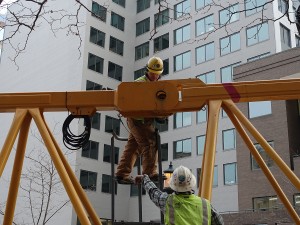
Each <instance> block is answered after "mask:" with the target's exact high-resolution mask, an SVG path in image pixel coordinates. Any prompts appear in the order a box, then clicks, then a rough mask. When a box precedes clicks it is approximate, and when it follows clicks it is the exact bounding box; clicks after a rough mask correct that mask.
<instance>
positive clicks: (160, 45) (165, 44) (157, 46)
mask: <svg viewBox="0 0 300 225" xmlns="http://www.w3.org/2000/svg"><path fill="white" fill-rule="evenodd" d="M153 42H154V53H155V52H159V51H161V50H163V49H166V48H169V33H166V34H164V35H162V36H159V37H157V38H155V39H154V41H153Z"/></svg>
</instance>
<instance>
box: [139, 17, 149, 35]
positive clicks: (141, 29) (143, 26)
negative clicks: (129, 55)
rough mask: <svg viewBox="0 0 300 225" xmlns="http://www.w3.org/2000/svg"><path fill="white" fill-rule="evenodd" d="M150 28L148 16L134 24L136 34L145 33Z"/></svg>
mask: <svg viewBox="0 0 300 225" xmlns="http://www.w3.org/2000/svg"><path fill="white" fill-rule="evenodd" d="M149 30H150V18H149V17H148V18H146V19H144V20H142V21H140V22H138V23H137V24H136V36H139V35H141V34H143V33H146V32H148V31H149Z"/></svg>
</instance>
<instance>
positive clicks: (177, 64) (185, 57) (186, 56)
mask: <svg viewBox="0 0 300 225" xmlns="http://www.w3.org/2000/svg"><path fill="white" fill-rule="evenodd" d="M190 66H191V52H190V51H188V52H185V53H182V54H180V55H177V56H174V72H175V71H180V70H183V69H186V68H188V67H190Z"/></svg>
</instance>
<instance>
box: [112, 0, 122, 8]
mask: <svg viewBox="0 0 300 225" xmlns="http://www.w3.org/2000/svg"><path fill="white" fill-rule="evenodd" d="M112 1H113V2H114V3H117V4H118V5H120V6H123V7H124V8H125V0H112Z"/></svg>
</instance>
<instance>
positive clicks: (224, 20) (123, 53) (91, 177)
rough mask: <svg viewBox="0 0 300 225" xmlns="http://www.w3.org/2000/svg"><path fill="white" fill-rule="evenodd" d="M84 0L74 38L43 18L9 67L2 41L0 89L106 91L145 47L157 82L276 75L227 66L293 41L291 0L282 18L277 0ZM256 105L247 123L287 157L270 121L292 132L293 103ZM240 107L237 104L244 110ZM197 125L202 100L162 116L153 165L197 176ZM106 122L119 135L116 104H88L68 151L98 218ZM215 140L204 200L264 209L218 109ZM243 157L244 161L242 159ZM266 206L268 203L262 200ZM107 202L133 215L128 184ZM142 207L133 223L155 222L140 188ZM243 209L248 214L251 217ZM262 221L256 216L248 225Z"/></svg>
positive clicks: (106, 179) (133, 71) (138, 62)
mask: <svg viewBox="0 0 300 225" xmlns="http://www.w3.org/2000/svg"><path fill="white" fill-rule="evenodd" d="M166 2H167V3H168V4H166ZM49 4H50V3H49ZM51 4H58V3H51ZM59 4H60V8H64V9H67V8H68V9H70V10H74V11H75V9H76V7H77V6H76V5H75V6H74V5H73V4H72V3H69V2H68V1H65V2H64V3H59ZM84 4H85V5H86V7H87V9H88V10H81V11H80V14H79V18H80V19H81V20H82V21H83V22H84V26H80V30H79V31H80V33H79V34H80V38H76V36H75V37H74V36H66V35H65V34H64V33H63V29H62V30H60V32H58V33H57V34H56V36H55V37H53V35H52V32H51V30H49V26H47V23H46V24H45V23H43V24H42V25H43V26H40V27H39V28H38V29H37V30H36V32H33V33H32V34H31V36H30V39H29V42H28V43H27V47H26V49H27V50H26V57H25V54H23V55H21V56H19V58H17V64H18V67H16V66H14V63H13V62H11V61H10V60H9V56H10V55H11V54H13V52H12V50H10V48H9V45H4V50H3V54H2V59H1V64H0V75H1V79H2V84H0V87H1V92H4V93H5V92H23V91H25V92H32V91H75V90H87V91H92V90H102V89H104V88H105V89H116V88H117V87H118V85H119V84H120V83H121V82H126V81H133V80H134V79H136V78H137V77H139V76H141V75H142V74H143V73H144V69H145V65H146V63H147V61H148V59H149V57H151V56H153V55H156V56H159V57H161V58H162V60H163V61H164V73H163V76H162V80H168V79H183V78H195V77H197V78H199V79H201V80H202V81H203V82H204V83H222V82H223V83H225V82H232V81H242V80H261V79H280V78H282V76H281V75H282V74H278V75H277V76H272V75H268V76H265V75H261V74H259V76H255V75H251V76H250V75H249V76H247V77H246V78H243V77H242V76H241V77H238V76H234V74H233V71H234V68H235V67H236V66H238V65H241V64H244V63H247V62H251V61H254V60H258V59H262V58H264V57H266V60H267V59H269V57H267V56H271V55H273V54H275V53H278V52H281V51H283V50H287V49H290V48H294V47H297V46H299V40H300V39H299V35H298V34H297V33H296V26H295V24H293V23H292V24H291V23H290V21H289V20H292V21H294V9H296V7H297V4H299V3H296V5H294V7H289V14H288V15H289V17H287V16H284V13H285V12H286V9H287V8H288V7H287V2H285V1H281V0H274V1H273V2H271V3H268V4H267V1H255V0H249V1H248V0H247V1H239V2H236V1H227V2H226V3H223V2H222V3H220V4H219V3H216V2H213V1H205V0H184V1H173V0H172V1H171V0H170V1H157V0H138V1H125V0H123V1H122V0H113V1H110V2H109V3H107V1H102V0H94V1H85V2H84ZM290 5H292V3H291V2H290ZM51 7H53V5H51ZM56 7H57V6H56ZM275 18H280V19H278V20H277V19H275ZM41 37H43V38H41ZM6 46H7V47H6ZM78 46H79V47H78ZM36 56H39V57H36ZM256 62H257V61H255V62H253V64H254V65H255V63H256ZM33 64H34V66H33ZM250 64H251V63H250ZM253 64H252V65H253ZM247 65H248V64H247ZM49 68H51V69H49ZM3 74H10V76H4V75H3ZM290 74H291V73H290ZM12 77H13V79H11V78H12ZM99 101H101V100H99ZM266 104H267V109H268V108H271V109H272V110H270V109H269V110H268V111H267V112H268V114H266V115H270V114H271V116H269V117H268V116H266V115H264V117H260V116H256V117H257V118H256V117H255V118H256V119H254V123H255V126H256V125H257V128H258V130H260V129H261V128H262V129H263V133H264V134H265V133H266V136H267V140H268V141H270V143H271V144H272V143H273V144H274V147H275V148H276V149H277V147H276V146H278V145H279V143H280V145H279V147H280V149H282V154H283V155H282V156H283V158H284V160H285V161H286V162H289V155H290V154H288V149H290V146H289V144H290V142H292V140H290V139H289V136H286V137H284V136H282V137H279V136H280V135H279V134H280V132H279V130H280V129H279V128H281V129H284V130H285V133H286V134H287V133H288V132H286V131H287V130H295V131H296V132H297V129H292V128H290V127H289V125H287V124H288V122H286V120H288V118H289V115H290V111H288V110H285V107H284V105H289V106H290V107H294V105H293V104H294V103H293V104H292V103H291V104H289V103H287V104H286V103H285V102H281V103H274V104H275V106H276V107H275V106H273V103H272V104H271V103H266ZM270 104H271V105H272V106H270ZM246 106H247V105H246V104H244V105H239V107H240V108H241V110H242V111H243V112H245V113H246V112H247V109H246V108H247V107H246ZM263 107H266V106H265V105H263ZM245 115H246V114H245ZM283 115H284V116H283ZM291 115H294V113H291ZM49 116H50V115H49ZM66 116H67V113H60V114H59V116H56V117H55V119H54V117H52V118H51V116H50V119H52V120H53V121H52V122H51V124H55V122H57V121H59V123H60V124H62V123H63V120H64V118H66ZM266 117H268V118H266ZM274 117H276V120H277V119H278V121H279V120H280V121H281V122H282V124H279V123H278V124H277V126H278V127H277V129H276V130H277V131H278V133H274V134H273V133H272V134H269V133H268V132H269V131H272V130H275V129H272V127H270V128H269V129H270V130H268V129H267V128H265V127H264V126H263V127H262V125H260V124H261V123H260V122H261V121H265V119H269V120H270V123H271V122H272V121H274ZM281 117H283V118H281ZM259 120H261V121H259ZM251 121H252V120H251ZM256 121H257V122H256ZM4 122H5V121H4ZM291 123H292V122H289V124H291ZM124 124H125V125H124ZM206 126H207V112H206V109H205V108H203V109H201V110H199V111H197V112H182V113H176V114H174V115H172V116H170V117H169V119H168V123H167V124H165V125H163V126H160V127H159V128H160V135H161V149H162V160H163V162H162V167H163V169H167V168H168V165H169V162H170V161H172V163H173V165H174V167H176V166H179V165H185V166H188V167H189V168H190V169H191V170H192V172H193V173H194V175H195V176H196V177H197V178H199V173H200V171H201V165H202V158H203V149H204V143H205V135H206ZM76 129H78V133H80V132H81V131H83V129H84V124H83V121H79V123H78V127H77V126H76ZM112 130H115V131H116V133H117V134H118V135H120V136H122V137H127V136H128V131H127V127H126V122H125V118H124V117H121V118H119V115H118V112H96V114H95V115H94V116H93V117H92V131H91V137H90V142H89V147H88V148H85V149H80V150H78V151H77V152H76V157H75V156H74V159H72V160H74V161H76V163H74V164H73V165H74V170H75V173H76V175H77V177H78V179H79V181H80V183H81V185H82V187H83V188H84V189H85V190H86V192H87V195H88V196H89V198H90V200H91V202H92V204H93V206H94V208H95V210H96V211H97V213H98V214H99V217H101V218H102V219H103V220H104V221H105V219H109V218H111V214H112V213H111V206H110V204H108V202H110V200H111V194H110V192H111V184H110V179H111V164H110V161H111V157H110V145H111V137H112V134H111V132H112ZM268 135H269V136H268ZM271 135H272V136H271ZM276 138H282V139H284V140H280V139H278V140H277V139H276ZM217 140H218V142H217V148H216V161H215V170H214V180H213V190H212V204H213V205H214V207H215V208H216V209H217V210H218V211H219V212H221V213H223V214H224V215H228V214H230V215H232V212H234V213H237V214H239V212H241V213H242V212H243V213H244V212H245V211H249V210H250V211H253V210H254V209H259V208H264V207H266V204H265V202H266V200H265V198H264V197H265V196H266V197H268V201H270V198H271V197H272V198H276V197H274V196H275V194H274V192H270V186H268V185H267V182H265V178H263V177H264V176H262V175H261V173H260V172H261V171H259V169H257V170H252V169H250V168H252V167H249V166H250V165H252V166H256V167H257V165H256V164H255V162H253V161H251V156H250V155H249V152H248V151H242V149H244V148H245V146H244V145H243V144H242V142H241V141H240V139H239V136H238V135H237V133H236V130H235V128H234V126H233V124H232V123H231V121H230V120H229V118H228V117H227V116H226V114H225V113H224V112H223V111H222V112H221V114H220V121H219V131H218V137H217ZM293 140H294V139H293ZM124 145H125V143H124V142H121V141H116V143H115V150H116V159H117V160H116V163H115V164H116V165H117V161H118V159H119V158H120V155H121V154H122V149H123V147H124ZM250 163H251V164H250ZM246 164H247V165H248V166H247V168H245V167H244V166H245V165H246ZM136 170H137V169H136V167H135V169H134V171H133V175H134V174H136V173H137V171H136ZM254 173H257V174H258V173H259V174H260V175H257V174H254ZM251 176H255V177H259V179H261V181H260V182H258V183H262V184H263V185H260V187H261V188H256V186H255V185H254V184H256V182H253V180H252V178H251V179H250V177H251ZM248 178H249V179H248ZM252 185H254V186H253V187H252ZM250 187H251V188H250ZM292 192H293V193H291V194H290V196H289V198H290V199H291V200H292V199H293V197H292V196H293V195H295V198H296V197H297V193H294V190H293V191H292ZM196 193H197V190H196ZM256 198H257V199H256ZM277 200H278V199H277ZM260 202H262V203H260ZM278 204H279V203H278ZM259 205H260V206H259ZM268 207H273V206H269V205H267V208H268ZM71 209H72V208H71V206H69V208H68V210H67V212H66V213H65V214H64V215H66V216H64V218H67V217H70V218H71V217H72V219H71V221H70V224H72V225H75V224H78V223H79V222H78V219H77V216H76V213H75V212H74V211H72V213H71ZM114 210H115V219H116V220H117V221H121V220H122V221H133V222H134V221H138V219H139V209H138V196H137V189H136V187H135V186H130V185H117V186H116V195H115V209H114ZM254 211H255V210H254ZM71 214H72V216H71ZM142 214H143V221H152V220H154V221H159V220H160V212H159V210H158V209H157V208H156V207H155V206H154V205H153V203H152V202H150V200H149V199H148V197H147V196H143V208H142ZM253 215H254V214H251V216H252V217H253ZM252 217H251V218H252ZM225 218H228V217H226V216H225ZM229 219H230V218H228V220H229ZM244 222H245V221H244ZM263 223H264V222H261V221H260V222H252V223H251V224H263ZM56 224H59V222H58V223H57V222H56ZM64 224H67V223H65V222H64ZM232 224H240V223H232ZM245 224H250V222H249V223H248V222H245ZM265 224H267V223H265ZM273 224H274V223H273Z"/></svg>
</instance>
